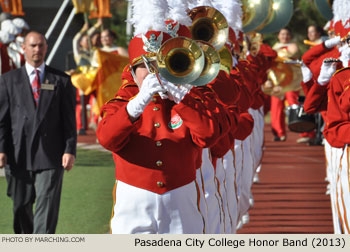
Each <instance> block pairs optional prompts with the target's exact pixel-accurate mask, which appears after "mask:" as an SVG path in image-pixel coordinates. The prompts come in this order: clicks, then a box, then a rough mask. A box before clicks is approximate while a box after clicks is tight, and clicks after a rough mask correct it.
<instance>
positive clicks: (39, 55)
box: [0, 31, 77, 233]
mask: <svg viewBox="0 0 350 252" xmlns="http://www.w3.org/2000/svg"><path fill="white" fill-rule="evenodd" d="M23 50H24V54H25V57H26V64H25V65H24V66H23V67H21V68H20V69H16V70H13V71H11V72H8V73H6V74H4V75H2V76H1V77H0V167H1V168H3V167H5V166H6V169H5V171H6V178H7V181H8V192H7V194H8V196H10V197H11V198H12V199H13V203H14V204H13V212H14V231H15V233H54V232H55V229H56V225H57V219H58V210H59V203H60V196H61V188H62V178H63V172H64V169H66V170H67V171H69V170H70V169H72V167H73V163H74V160H75V153H76V141H77V136H76V123H75V96H76V91H75V88H74V87H73V86H72V84H71V82H70V78H69V76H67V75H66V74H64V73H62V72H60V71H58V70H55V69H53V68H51V67H49V66H46V65H45V62H44V59H45V55H46V51H47V43H46V40H45V38H44V36H43V35H42V34H40V33H38V32H34V31H32V32H29V33H28V34H27V35H26V37H25V39H24V43H23ZM34 201H36V207H35V212H34V214H33V203H34Z"/></svg>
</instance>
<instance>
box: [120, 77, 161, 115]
mask: <svg viewBox="0 0 350 252" xmlns="http://www.w3.org/2000/svg"><path fill="white" fill-rule="evenodd" d="M159 92H164V93H165V92H166V90H165V89H164V88H163V87H162V86H161V85H160V84H159V81H158V79H157V77H156V75H155V74H149V75H147V76H146V78H145V79H144V80H143V82H142V85H141V88H140V92H139V93H138V94H137V95H136V97H135V98H134V99H132V100H131V101H129V103H128V105H126V110H127V111H128V113H129V115H130V117H132V118H138V117H139V116H140V115H141V114H142V112H143V110H144V109H145V107H146V106H147V105H148V104H149V103H150V101H151V99H152V96H153V95H154V94H156V93H159Z"/></svg>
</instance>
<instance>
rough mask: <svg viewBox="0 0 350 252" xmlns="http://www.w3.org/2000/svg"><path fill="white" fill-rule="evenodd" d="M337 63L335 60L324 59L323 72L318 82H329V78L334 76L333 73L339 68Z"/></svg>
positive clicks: (324, 83) (322, 83) (323, 83)
mask: <svg viewBox="0 0 350 252" xmlns="http://www.w3.org/2000/svg"><path fill="white" fill-rule="evenodd" d="M336 65H337V63H334V62H324V61H323V63H322V66H321V72H320V75H319V76H318V79H317V83H318V84H319V85H321V86H324V85H327V84H328V83H329V80H330V79H331V78H332V75H333V74H334V73H335V71H336V70H337V68H336Z"/></svg>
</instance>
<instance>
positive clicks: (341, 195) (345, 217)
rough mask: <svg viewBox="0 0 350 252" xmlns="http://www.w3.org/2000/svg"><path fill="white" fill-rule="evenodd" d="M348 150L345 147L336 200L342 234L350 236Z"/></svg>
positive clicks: (349, 153)
mask: <svg viewBox="0 0 350 252" xmlns="http://www.w3.org/2000/svg"><path fill="white" fill-rule="evenodd" d="M349 162H350V148H349V145H345V147H344V149H343V153H342V157H341V163H340V165H339V170H338V176H337V199H338V206H339V215H340V216H339V217H340V221H341V228H342V230H343V232H342V233H344V234H350V226H349V225H350V164H349Z"/></svg>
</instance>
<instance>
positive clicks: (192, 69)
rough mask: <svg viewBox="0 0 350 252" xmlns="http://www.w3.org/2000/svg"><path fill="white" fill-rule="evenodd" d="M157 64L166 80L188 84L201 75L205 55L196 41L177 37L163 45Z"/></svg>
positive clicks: (158, 54)
mask: <svg viewBox="0 0 350 252" xmlns="http://www.w3.org/2000/svg"><path fill="white" fill-rule="evenodd" d="M156 63H157V66H158V71H159V72H160V74H161V75H162V76H163V77H164V78H165V79H167V80H168V81H170V82H172V83H174V84H186V83H191V82H193V81H194V80H196V79H197V78H198V77H199V76H200V75H201V73H202V71H203V69H204V64H205V55H204V53H203V50H202V49H201V47H200V46H199V45H198V43H196V42H195V41H194V40H192V39H189V38H186V37H176V38H172V39H169V40H167V41H166V42H164V43H163V45H162V46H161V47H160V49H159V50H158V53H157V56H156ZM205 84H206V83H205Z"/></svg>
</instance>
